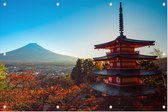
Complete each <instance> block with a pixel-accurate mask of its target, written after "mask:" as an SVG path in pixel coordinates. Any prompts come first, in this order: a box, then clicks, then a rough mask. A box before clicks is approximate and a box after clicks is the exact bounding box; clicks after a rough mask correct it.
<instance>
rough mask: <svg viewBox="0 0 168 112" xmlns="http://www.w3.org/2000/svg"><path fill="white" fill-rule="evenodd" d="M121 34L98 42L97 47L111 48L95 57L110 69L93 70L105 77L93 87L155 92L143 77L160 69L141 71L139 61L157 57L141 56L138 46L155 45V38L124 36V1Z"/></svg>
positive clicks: (104, 90)
mask: <svg viewBox="0 0 168 112" xmlns="http://www.w3.org/2000/svg"><path fill="white" fill-rule="evenodd" d="M119 12H120V13H119V31H120V36H118V37H117V38H116V39H115V40H113V41H110V42H107V43H103V44H99V45H95V49H108V50H109V52H107V53H106V56H103V57H98V58H94V60H95V61H105V62H107V63H108V68H107V69H105V70H95V71H93V73H94V74H95V75H98V76H100V75H101V76H104V77H105V79H104V83H97V84H93V85H92V86H91V87H92V88H93V89H95V90H97V91H100V92H102V93H106V94H108V95H111V96H119V95H122V96H142V95H149V94H154V93H155V87H152V86H147V85H144V84H142V81H141V79H140V78H141V77H148V76H156V75H159V74H160V71H159V70H141V69H140V67H139V66H138V64H137V61H138V60H155V59H156V58H157V56H148V55H141V54H139V51H136V50H135V49H136V48H140V47H144V46H153V45H155V44H154V43H155V41H148V40H134V39H129V38H127V37H126V36H125V35H123V31H124V28H123V14H122V4H121V2H120V8H119Z"/></svg>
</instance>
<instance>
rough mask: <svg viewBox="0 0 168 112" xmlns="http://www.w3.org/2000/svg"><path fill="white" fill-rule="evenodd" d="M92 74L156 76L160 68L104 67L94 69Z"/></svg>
mask: <svg viewBox="0 0 168 112" xmlns="http://www.w3.org/2000/svg"><path fill="white" fill-rule="evenodd" d="M93 74H94V75H101V76H107V77H109V76H120V77H137V76H138V77H143V76H158V75H159V74H161V72H160V70H140V69H107V70H106V69H105V70H95V71H93Z"/></svg>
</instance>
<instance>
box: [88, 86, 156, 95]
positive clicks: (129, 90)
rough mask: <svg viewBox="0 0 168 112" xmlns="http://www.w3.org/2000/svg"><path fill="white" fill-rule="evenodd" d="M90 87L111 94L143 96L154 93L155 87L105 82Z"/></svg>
mask: <svg viewBox="0 0 168 112" xmlns="http://www.w3.org/2000/svg"><path fill="white" fill-rule="evenodd" d="M91 87H92V88H93V89H95V90H97V91H100V92H102V93H106V94H108V95H111V96H120V95H121V96H145V95H151V94H155V90H156V87H154V86H147V85H138V86H137V85H136V86H135V85H134V86H126V87H121V86H115V85H110V84H105V83H96V84H92V85H91Z"/></svg>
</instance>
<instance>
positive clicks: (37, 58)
mask: <svg viewBox="0 0 168 112" xmlns="http://www.w3.org/2000/svg"><path fill="white" fill-rule="evenodd" d="M76 60H77V58H76V57H72V56H68V55H62V54H58V53H54V52H52V51H50V50H48V49H46V48H43V47H41V46H40V45H38V44H37V43H29V44H27V45H25V46H23V47H20V48H18V49H15V50H12V51H9V52H6V55H5V56H4V54H3V53H1V54H0V61H1V62H4V61H7V62H35V63H36V62H52V63H53V62H55V63H69V64H74V63H75V62H76Z"/></svg>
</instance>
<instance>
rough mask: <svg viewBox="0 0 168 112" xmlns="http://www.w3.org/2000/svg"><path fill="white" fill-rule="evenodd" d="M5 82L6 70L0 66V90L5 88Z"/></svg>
mask: <svg viewBox="0 0 168 112" xmlns="http://www.w3.org/2000/svg"><path fill="white" fill-rule="evenodd" d="M7 85H8V84H7V82H6V68H5V66H4V65H3V64H0V90H1V89H4V88H6V87H7Z"/></svg>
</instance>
